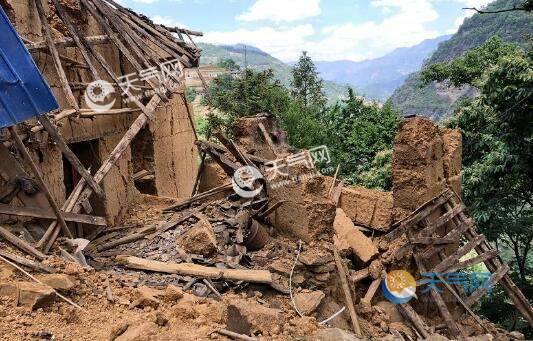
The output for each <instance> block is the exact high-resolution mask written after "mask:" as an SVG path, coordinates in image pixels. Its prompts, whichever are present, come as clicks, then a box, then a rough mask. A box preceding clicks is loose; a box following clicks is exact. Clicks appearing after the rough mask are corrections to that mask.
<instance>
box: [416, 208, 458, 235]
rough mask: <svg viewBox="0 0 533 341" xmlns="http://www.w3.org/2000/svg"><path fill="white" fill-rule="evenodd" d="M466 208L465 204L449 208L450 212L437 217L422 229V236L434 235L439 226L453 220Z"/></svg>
mask: <svg viewBox="0 0 533 341" xmlns="http://www.w3.org/2000/svg"><path fill="white" fill-rule="evenodd" d="M465 208H466V207H465V206H464V205H460V206H456V207H454V208H453V209H451V210H449V211H448V212H446V213H444V214H443V215H441V216H440V217H439V218H437V220H435V221H434V222H433V223H432V224H430V225H429V226H427V227H426V228H424V229H423V230H422V231H420V233H419V235H420V236H421V237H426V236H431V235H433V234H434V233H435V231H436V230H437V229H438V228H439V227H441V226H442V225H444V224H446V223H447V222H449V221H450V220H452V219H453V218H454V217H455V216H456V215H458V214H459V213H461V212H463V210H464V209H465Z"/></svg>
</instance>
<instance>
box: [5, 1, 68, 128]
mask: <svg viewBox="0 0 533 341" xmlns="http://www.w3.org/2000/svg"><path fill="white" fill-rule="evenodd" d="M0 37H1V38H0V40H1V41H0V127H1V128H3V127H8V126H12V125H14V124H17V123H19V122H22V121H25V120H27V119H28V118H31V117H35V116H37V115H40V114H43V113H46V112H49V111H52V110H54V109H57V108H58V107H59V105H58V104H57V101H56V99H55V98H54V95H53V94H52V91H51V90H50V87H49V86H48V84H46V81H45V80H44V79H43V76H42V75H41V73H40V72H39V69H38V68H37V65H35V62H34V61H33V58H32V57H31V55H30V53H29V52H28V50H27V49H26V47H25V46H24V43H23V42H22V40H21V39H20V37H19V36H18V34H17V31H16V30H15V28H14V27H13V26H12V25H11V22H10V21H9V18H8V17H7V15H6V14H5V12H4V10H3V9H2V7H0Z"/></svg>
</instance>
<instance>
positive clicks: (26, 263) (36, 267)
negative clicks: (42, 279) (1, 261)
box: [0, 250, 56, 274]
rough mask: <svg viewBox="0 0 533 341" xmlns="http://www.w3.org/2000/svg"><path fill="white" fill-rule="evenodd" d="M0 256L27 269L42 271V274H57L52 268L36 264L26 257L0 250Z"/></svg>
mask: <svg viewBox="0 0 533 341" xmlns="http://www.w3.org/2000/svg"><path fill="white" fill-rule="evenodd" d="M0 256H2V257H4V258H7V259H9V260H10V261H12V262H15V263H17V264H19V265H23V266H25V267H27V268H30V269H32V270H36V271H40V272H44V273H49V274H53V273H55V272H56V271H55V270H54V269H53V268H51V267H48V266H46V265H43V264H41V263H38V262H34V261H32V260H29V259H26V258H24V257H20V256H17V255H14V254H12V253H9V252H6V251H3V250H0Z"/></svg>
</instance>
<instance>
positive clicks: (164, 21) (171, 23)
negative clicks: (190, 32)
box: [144, 0, 186, 28]
mask: <svg viewBox="0 0 533 341" xmlns="http://www.w3.org/2000/svg"><path fill="white" fill-rule="evenodd" d="M144 1H146V0H144ZM155 1H157V0H155ZM150 19H152V21H153V22H154V23H156V24H159V25H165V26H167V27H179V28H185V27H186V26H185V25H184V24H182V23H180V22H178V21H175V20H174V19H172V18H171V17H167V16H165V17H163V16H160V15H154V16H153V17H150Z"/></svg>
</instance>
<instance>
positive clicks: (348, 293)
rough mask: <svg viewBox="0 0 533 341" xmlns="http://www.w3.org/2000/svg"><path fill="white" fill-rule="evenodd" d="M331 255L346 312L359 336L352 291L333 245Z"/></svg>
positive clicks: (359, 331) (359, 329) (359, 330)
mask: <svg viewBox="0 0 533 341" xmlns="http://www.w3.org/2000/svg"><path fill="white" fill-rule="evenodd" d="M333 256H334V257H335V264H336V265H337V271H338V273H339V278H340V281H341V285H342V290H343V292H344V300H345V302H346V306H347V307H348V312H349V313H350V319H351V320H352V327H353V330H354V332H355V334H356V336H357V337H361V336H362V334H361V328H360V327H359V321H358V320H357V318H358V317H357V313H356V312H355V307H354V305H353V299H352V293H351V291H350V286H349V285H348V280H347V279H346V271H344V266H343V265H342V259H341V257H340V256H339V251H337V248H336V247H335V246H333Z"/></svg>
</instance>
